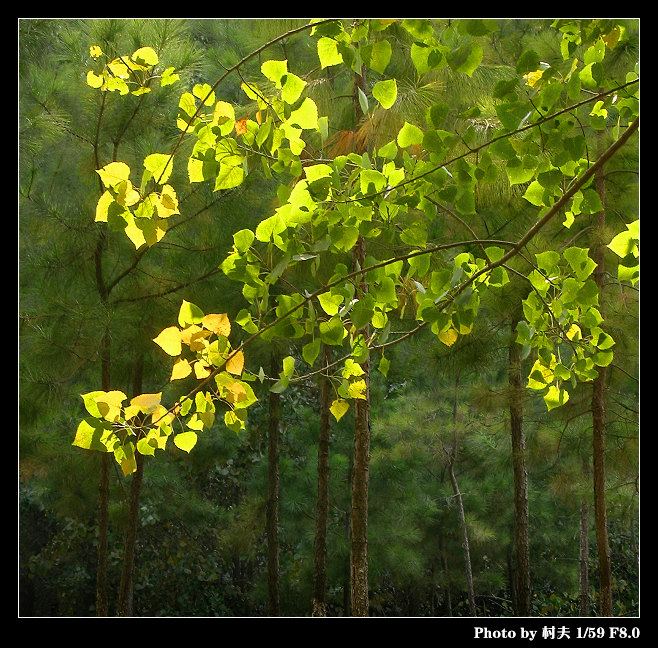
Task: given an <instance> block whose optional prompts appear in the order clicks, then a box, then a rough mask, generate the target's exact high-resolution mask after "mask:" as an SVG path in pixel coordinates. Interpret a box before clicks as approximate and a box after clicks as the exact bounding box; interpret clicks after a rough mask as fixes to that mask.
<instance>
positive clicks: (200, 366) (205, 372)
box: [194, 360, 210, 380]
mask: <svg viewBox="0 0 658 648" xmlns="http://www.w3.org/2000/svg"><path fill="white" fill-rule="evenodd" d="M194 375H195V376H196V377H197V378H198V379H199V380H201V379H202V378H207V377H208V376H209V375H210V369H208V365H206V364H205V363H203V362H201V360H199V361H197V362H195V363H194Z"/></svg>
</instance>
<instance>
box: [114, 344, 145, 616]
mask: <svg viewBox="0 0 658 648" xmlns="http://www.w3.org/2000/svg"><path fill="white" fill-rule="evenodd" d="M143 368H144V358H143V356H139V358H138V360H137V363H136V365H135V373H134V376H133V388H132V390H133V396H138V395H139V394H141V393H142V371H143ZM135 464H136V469H135V472H134V473H133V476H132V480H131V482H130V496H129V504H128V519H127V522H126V531H125V534H124V549H123V565H122V567H121V581H120V584H119V598H118V601H117V616H120V617H128V616H132V615H133V581H134V573H135V550H136V548H137V531H138V529H139V499H140V496H141V492H142V481H143V477H144V455H142V454H141V453H139V452H137V449H136V448H135Z"/></svg>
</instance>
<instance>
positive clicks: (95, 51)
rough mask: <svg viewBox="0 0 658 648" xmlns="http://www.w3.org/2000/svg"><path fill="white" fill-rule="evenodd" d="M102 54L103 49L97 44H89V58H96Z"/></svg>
mask: <svg viewBox="0 0 658 648" xmlns="http://www.w3.org/2000/svg"><path fill="white" fill-rule="evenodd" d="M102 55H103V50H102V49H101V48H100V47H99V46H98V45H91V46H90V47H89V56H91V58H95V59H97V58H98V57H99V56H102Z"/></svg>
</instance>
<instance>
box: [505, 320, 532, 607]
mask: <svg viewBox="0 0 658 648" xmlns="http://www.w3.org/2000/svg"><path fill="white" fill-rule="evenodd" d="M517 321H518V317H515V318H514V319H513V321H512V331H514V330H515V328H516V323H517ZM509 386H510V403H509V411H510V428H511V430H512V465H513V471H514V547H515V556H516V565H515V569H514V577H515V593H516V596H515V598H514V600H515V604H516V605H515V612H516V615H517V616H522V617H527V616H530V609H531V608H530V600H531V591H530V531H529V526H530V523H529V512H528V470H527V467H526V447H525V429H524V424H523V386H522V363H521V347H520V346H519V345H518V344H516V342H515V341H514V339H513V338H512V339H511V340H510V345H509Z"/></svg>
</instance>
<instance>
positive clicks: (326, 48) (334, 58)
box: [318, 36, 343, 70]
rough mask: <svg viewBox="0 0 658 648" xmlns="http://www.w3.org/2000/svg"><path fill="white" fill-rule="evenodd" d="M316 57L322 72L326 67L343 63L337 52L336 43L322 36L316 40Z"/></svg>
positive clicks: (340, 55)
mask: <svg viewBox="0 0 658 648" xmlns="http://www.w3.org/2000/svg"><path fill="white" fill-rule="evenodd" d="M318 57H319V58H320V67H321V68H322V69H323V70H324V68H326V67H331V66H332V65H339V64H340V63H342V62H343V56H342V54H340V52H339V51H338V43H337V42H336V41H335V40H334V39H333V38H328V37H327V36H322V37H321V38H320V39H319V40H318Z"/></svg>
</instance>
